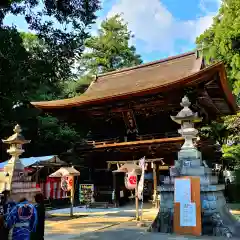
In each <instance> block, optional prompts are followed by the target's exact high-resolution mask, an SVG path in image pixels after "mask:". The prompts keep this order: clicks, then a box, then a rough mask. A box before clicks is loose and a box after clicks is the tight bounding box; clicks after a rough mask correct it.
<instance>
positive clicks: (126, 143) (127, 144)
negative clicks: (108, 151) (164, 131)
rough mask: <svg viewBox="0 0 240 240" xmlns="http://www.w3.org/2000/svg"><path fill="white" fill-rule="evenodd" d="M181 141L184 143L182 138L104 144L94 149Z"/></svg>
mask: <svg viewBox="0 0 240 240" xmlns="http://www.w3.org/2000/svg"><path fill="white" fill-rule="evenodd" d="M183 141H184V138H183V137H173V138H159V139H151V140H142V141H132V142H120V143H112V144H105V145H97V146H95V149H96V148H110V147H124V146H136V145H144V144H155V143H177V142H183Z"/></svg>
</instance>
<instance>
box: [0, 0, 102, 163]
mask: <svg viewBox="0 0 240 240" xmlns="http://www.w3.org/2000/svg"><path fill="white" fill-rule="evenodd" d="M98 9H99V1H98V0H77V1H76V0H61V1H60V0H45V1H41V0H11V1H1V4H0V42H1V45H0V102H1V103H0V137H1V138H4V137H7V136H9V135H10V134H12V127H13V125H14V124H15V123H16V122H19V123H20V124H21V125H22V126H23V128H24V130H25V132H26V134H27V135H29V136H30V139H33V138H34V139H35V140H36V141H38V145H39V146H40V145H44V144H45V147H46V146H47V144H49V141H50V142H51V141H53V136H52V135H51V136H50V133H49V132H50V131H49V126H51V128H52V133H53V134H54V136H55V137H56V139H57V140H56V141H58V144H60V142H61V141H62V143H63V144H65V147H67V145H69V144H67V143H71V141H72V139H73V138H75V137H78V136H77V134H76V132H74V130H73V128H72V127H71V126H70V125H64V124H62V123H61V122H59V121H58V120H57V119H54V118H52V117H50V116H44V115H43V116H41V117H38V114H39V112H38V113H37V112H36V111H35V110H34V109H32V107H31V106H30V105H29V101H32V100H52V99H56V98H61V97H62V95H63V87H64V83H65V82H66V81H68V80H69V78H72V77H73V72H72V67H73V63H74V62H75V61H76V58H79V57H80V55H81V54H82V52H83V49H84V41H85V39H86V38H87V37H89V28H90V26H91V24H92V23H93V22H94V21H95V19H96V15H95V12H96V10H98ZM9 14H12V15H21V16H24V17H25V20H26V22H27V24H28V28H29V30H31V31H34V34H31V33H22V32H19V31H18V29H17V26H11V27H9V26H6V25H4V18H5V16H7V15H9ZM19 105H24V106H21V107H20V108H19V107H18V108H16V109H15V107H14V106H19ZM44 119H45V120H44ZM48 123H51V124H50V125H49V124H48ZM30 132H31V133H30ZM67 134H69V135H68V136H67ZM60 139H61V140H60ZM59 141H60V142H59ZM46 143H47V144H46ZM60 149H61V148H55V149H53V148H52V149H50V148H49V149H48V150H49V151H55V150H56V151H59V150H60ZM45 150H46V149H45ZM61 150H64V149H61ZM49 151H45V152H44V151H42V153H40V154H49ZM56 153H57V152H56ZM3 158H4V157H2V159H3Z"/></svg>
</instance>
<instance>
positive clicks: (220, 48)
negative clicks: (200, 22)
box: [196, 0, 240, 102]
mask: <svg viewBox="0 0 240 240" xmlns="http://www.w3.org/2000/svg"><path fill="white" fill-rule="evenodd" d="M196 43H197V45H198V48H199V49H203V54H204V56H205V57H206V60H207V62H208V63H212V62H215V61H219V60H220V61H223V62H224V63H225V66H226V69H227V74H228V79H229V83H230V85H231V86H232V88H233V92H234V94H235V95H236V96H237V99H238V102H239V101H240V1H239V0H223V1H222V5H221V7H220V10H219V13H218V15H217V16H216V17H215V18H214V22H213V25H212V26H211V27H210V28H209V29H207V30H206V31H205V32H204V33H203V34H201V35H200V36H199V37H198V38H197V40H196Z"/></svg>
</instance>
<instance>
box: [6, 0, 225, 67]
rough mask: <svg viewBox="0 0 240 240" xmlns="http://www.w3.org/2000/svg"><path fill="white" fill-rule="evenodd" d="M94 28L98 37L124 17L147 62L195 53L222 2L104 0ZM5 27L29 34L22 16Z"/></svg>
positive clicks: (199, 0)
mask: <svg viewBox="0 0 240 240" xmlns="http://www.w3.org/2000/svg"><path fill="white" fill-rule="evenodd" d="M101 4H102V9H101V10H100V11H99V12H98V13H97V14H98V19H97V22H96V24H95V25H94V26H93V27H92V34H96V30H97V28H98V27H99V25H100V23H101V21H102V20H104V19H106V18H108V17H111V16H113V15H115V14H122V18H123V20H124V21H125V22H126V23H128V27H129V30H131V31H132V33H133V34H134V36H135V37H134V39H132V40H131V44H133V45H135V47H136V49H137V53H138V54H140V55H141V56H142V59H143V60H144V62H149V61H154V60H158V59H161V58H165V57H169V56H173V55H177V54H180V53H184V52H187V51H191V50H193V49H194V48H195V47H196V46H195V39H196V37H197V36H199V35H200V34H201V33H203V32H204V30H206V29H207V28H208V27H210V26H211V24H212V21H213V17H214V16H215V15H216V14H217V12H218V9H219V7H220V4H221V0H182V1H180V0H102V2H101ZM5 24H7V25H12V24H14V25H16V26H17V27H18V28H19V29H20V30H22V31H28V29H27V24H26V22H25V20H24V18H23V17H21V16H18V17H16V16H11V15H9V16H7V17H6V18H5Z"/></svg>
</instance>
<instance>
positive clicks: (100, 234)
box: [71, 222, 233, 240]
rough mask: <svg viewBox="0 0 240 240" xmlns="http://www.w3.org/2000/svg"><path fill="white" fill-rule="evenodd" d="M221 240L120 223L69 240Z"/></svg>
mask: <svg viewBox="0 0 240 240" xmlns="http://www.w3.org/2000/svg"><path fill="white" fill-rule="evenodd" d="M80 239H81V240H93V239H96V240H113V239H114V240H195V239H202V240H214V239H216V240H223V238H217V237H192V236H176V235H173V234H161V233H148V232H146V228H139V227H137V225H136V223H134V222H129V223H121V224H119V225H115V226H112V227H110V228H106V229H102V230H99V231H95V232H91V233H86V234H84V235H81V236H80V237H75V238H71V240H80ZM232 240H233V239H232Z"/></svg>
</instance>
